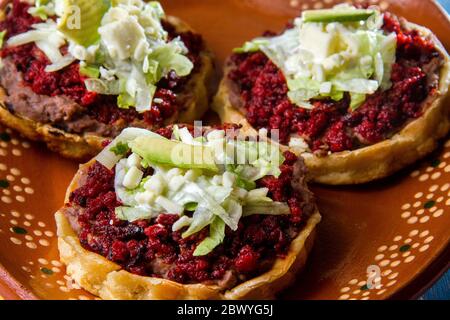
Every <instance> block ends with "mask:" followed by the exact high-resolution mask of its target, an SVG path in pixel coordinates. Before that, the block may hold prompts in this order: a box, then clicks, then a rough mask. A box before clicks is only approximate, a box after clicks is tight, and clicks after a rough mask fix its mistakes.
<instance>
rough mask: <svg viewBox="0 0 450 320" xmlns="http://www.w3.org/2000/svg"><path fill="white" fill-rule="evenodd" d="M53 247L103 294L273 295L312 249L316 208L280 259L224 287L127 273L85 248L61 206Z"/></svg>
mask: <svg viewBox="0 0 450 320" xmlns="http://www.w3.org/2000/svg"><path fill="white" fill-rule="evenodd" d="M93 163H94V162H93V161H90V162H88V163H87V164H84V165H82V166H80V170H79V171H78V173H77V174H76V175H75V178H74V179H73V181H72V183H71V185H70V187H69V189H68V190H67V194H66V203H67V202H68V201H69V196H70V193H71V192H72V191H73V190H75V189H77V188H78V187H79V182H80V179H81V177H82V176H83V174H84V173H85V172H86V171H87V170H88V169H89V167H90V166H91V165H92V164H93ZM55 218H56V225H57V230H58V247H59V251H60V256H61V261H62V262H63V263H64V264H66V266H67V273H68V274H69V275H70V276H71V277H72V278H73V279H74V280H75V281H76V282H77V283H78V284H79V285H80V286H81V287H82V288H83V289H85V290H87V291H89V292H90V293H92V294H94V295H96V296H99V297H101V298H102V299H106V300H194V299H200V300H207V299H214V300H237V299H273V298H274V297H275V294H276V293H277V292H279V291H280V290H282V289H284V288H286V287H287V286H289V285H290V284H292V283H293V281H294V279H295V275H296V273H297V272H299V271H300V270H301V269H302V268H303V267H304V265H305V264H306V260H307V256H308V254H309V252H310V251H311V248H312V245H313V242H314V237H315V228H316V225H317V224H318V223H319V222H320V220H321V216H320V213H319V212H318V210H317V209H316V211H315V212H314V214H313V215H312V216H311V217H310V218H309V219H308V221H307V222H306V225H305V227H304V229H303V230H302V231H301V232H300V234H299V235H298V236H297V238H295V239H294V240H293V242H292V243H291V246H290V249H289V252H288V254H287V256H286V258H284V259H280V258H278V259H277V260H276V261H275V264H274V266H273V267H272V269H271V270H270V271H268V272H266V273H264V274H262V275H260V276H258V277H256V278H254V279H251V280H249V281H246V282H244V283H241V284H240V285H238V286H237V287H235V288H232V289H230V290H227V291H225V292H224V291H223V290H221V289H220V288H219V287H218V286H213V285H205V284H189V285H184V284H180V283H176V282H173V281H170V280H165V279H160V278H152V277H143V276H138V275H134V274H131V273H130V272H128V271H125V270H123V269H122V267H121V266H119V265H117V264H115V263H113V262H111V261H109V260H107V259H106V258H105V257H103V256H101V255H99V254H96V253H93V252H90V251H88V250H85V249H84V248H83V247H82V246H81V244H80V241H79V239H78V236H77V234H76V233H75V231H74V230H73V229H72V226H71V225H70V223H69V221H68V219H67V218H66V216H65V215H64V208H62V209H61V210H59V211H58V212H57V213H56V214H55Z"/></svg>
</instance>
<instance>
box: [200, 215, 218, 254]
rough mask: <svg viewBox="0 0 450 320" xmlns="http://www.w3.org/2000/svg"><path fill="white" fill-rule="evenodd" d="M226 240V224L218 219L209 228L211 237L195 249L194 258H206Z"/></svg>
mask: <svg viewBox="0 0 450 320" xmlns="http://www.w3.org/2000/svg"><path fill="white" fill-rule="evenodd" d="M224 239H225V222H223V221H222V220H221V219H220V218H218V217H216V218H215V219H214V221H213V222H212V223H211V225H210V227H209V237H207V238H206V239H205V240H203V241H202V242H201V243H200V244H199V245H198V246H197V248H196V249H195V251H194V257H199V256H206V255H208V254H209V253H211V252H212V251H213V250H214V249H215V248H216V247H217V246H219V245H220V244H221V243H222V242H223V240H224Z"/></svg>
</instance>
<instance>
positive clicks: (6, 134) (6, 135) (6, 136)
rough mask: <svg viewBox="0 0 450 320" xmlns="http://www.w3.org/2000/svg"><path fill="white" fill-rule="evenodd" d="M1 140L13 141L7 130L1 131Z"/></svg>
mask: <svg viewBox="0 0 450 320" xmlns="http://www.w3.org/2000/svg"><path fill="white" fill-rule="evenodd" d="M0 140H2V141H5V142H9V141H11V136H10V135H9V134H8V133H6V132H2V133H0Z"/></svg>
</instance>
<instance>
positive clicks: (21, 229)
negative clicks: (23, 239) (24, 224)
mask: <svg viewBox="0 0 450 320" xmlns="http://www.w3.org/2000/svg"><path fill="white" fill-rule="evenodd" d="M12 231H14V233H17V234H27V233H28V231H27V230H26V229H24V228H21V227H12Z"/></svg>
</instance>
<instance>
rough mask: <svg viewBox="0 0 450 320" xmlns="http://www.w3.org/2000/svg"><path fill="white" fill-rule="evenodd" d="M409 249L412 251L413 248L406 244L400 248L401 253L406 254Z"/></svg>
mask: <svg viewBox="0 0 450 320" xmlns="http://www.w3.org/2000/svg"><path fill="white" fill-rule="evenodd" d="M409 249H411V246H410V245H409V244H405V245H404V246H401V247H400V252H406V251H409Z"/></svg>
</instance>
